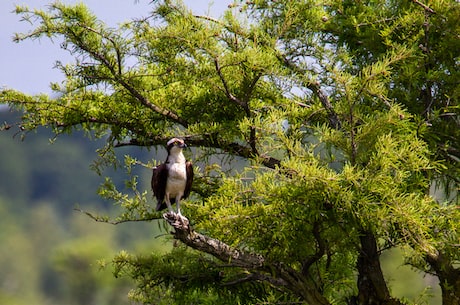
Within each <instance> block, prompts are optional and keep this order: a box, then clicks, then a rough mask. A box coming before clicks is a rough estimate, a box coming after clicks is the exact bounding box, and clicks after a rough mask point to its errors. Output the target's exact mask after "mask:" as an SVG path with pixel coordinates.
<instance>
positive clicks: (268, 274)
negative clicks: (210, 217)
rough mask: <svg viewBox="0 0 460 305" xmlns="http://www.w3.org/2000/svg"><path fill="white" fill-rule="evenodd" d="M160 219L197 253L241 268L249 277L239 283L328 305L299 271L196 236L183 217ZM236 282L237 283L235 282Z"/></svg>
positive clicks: (210, 239)
mask: <svg viewBox="0 0 460 305" xmlns="http://www.w3.org/2000/svg"><path fill="white" fill-rule="evenodd" d="M163 217H164V218H165V219H166V221H168V223H169V224H170V225H171V226H172V227H173V228H174V232H172V234H173V236H174V238H176V239H178V240H180V241H182V242H183V243H184V244H186V245H187V246H189V247H191V248H193V249H196V250H198V251H201V252H204V253H208V254H210V255H212V256H214V257H215V258H217V259H219V260H221V261H222V262H225V263H226V264H230V265H231V266H234V267H240V268H244V269H245V270H246V271H247V272H249V273H251V274H252V276H248V275H247V274H246V275H245V278H243V279H241V281H250V280H252V279H254V280H258V281H260V280H263V281H265V282H267V283H268V284H270V285H272V286H277V288H278V289H282V290H285V291H289V292H291V293H292V294H294V295H296V296H297V297H300V298H301V299H303V300H304V301H305V302H307V304H309V305H330V302H329V301H328V300H327V299H326V298H325V297H324V296H323V295H322V294H321V292H320V291H318V290H317V289H316V287H315V286H314V284H312V283H310V282H309V281H308V280H307V279H306V278H304V277H303V276H302V274H301V272H299V271H297V270H295V269H293V268H291V267H289V266H286V265H284V264H282V263H278V262H272V263H270V262H267V261H266V259H265V258H264V257H263V256H262V255H258V254H254V253H248V252H245V251H242V250H239V249H235V248H232V247H230V246H229V245H227V244H226V243H224V242H222V241H220V240H218V239H214V238H211V237H209V236H206V235H203V234H200V233H198V232H196V231H195V230H193V228H191V227H190V225H189V221H188V219H187V218H186V217H184V216H181V215H178V214H175V213H166V214H164V215H163ZM236 282H238V280H237V281H236Z"/></svg>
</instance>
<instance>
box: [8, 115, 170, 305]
mask: <svg viewBox="0 0 460 305" xmlns="http://www.w3.org/2000/svg"><path fill="white" fill-rule="evenodd" d="M19 115H20V114H18V113H13V112H10V111H8V110H7V109H6V108H3V110H2V111H0V122H1V123H4V122H8V123H12V122H15V121H17V118H18V116H19ZM14 132H16V131H13V130H10V131H2V132H0V177H1V178H0V218H1V221H0V244H1V246H0V275H1V276H0V304H5V305H25V304H34V305H40V304H68V305H73V304H81V305H83V304H84V305H91V304H94V305H95V304H97V305H104V304H113V305H117V304H132V301H129V300H128V296H127V294H128V292H129V290H130V287H131V284H130V283H129V282H127V281H126V280H124V279H115V278H114V277H113V275H112V272H111V271H112V270H111V267H110V260H111V258H112V257H113V256H114V254H115V253H118V252H120V251H130V252H136V253H150V252H152V251H164V250H165V249H168V245H167V244H166V242H165V241H164V239H162V238H161V235H162V232H161V226H160V225H159V224H158V223H154V222H151V223H124V224H120V225H117V226H113V225H108V224H101V223H96V222H95V221H93V220H92V219H90V218H89V217H87V216H86V215H84V214H82V213H80V212H77V211H75V210H74V208H76V207H79V208H81V209H83V210H91V211H97V213H100V214H104V215H109V214H111V212H115V211H114V209H115V208H114V207H113V206H112V203H110V202H104V201H103V200H102V199H101V198H99V197H98V195H97V190H98V187H99V185H100V184H101V183H102V182H103V177H100V176H98V175H97V174H96V173H95V172H93V171H91V170H90V165H91V163H92V162H93V161H94V160H95V159H96V155H97V154H96V149H97V148H99V147H101V146H103V144H104V143H103V140H98V141H93V142H91V141H88V139H87V138H84V136H83V135H82V134H78V133H75V134H72V135H71V136H70V135H69V136H65V135H63V136H60V137H59V138H58V139H56V140H55V142H54V143H53V144H51V142H50V137H52V134H51V132H50V131H48V130H46V129H41V130H40V131H39V132H38V133H36V134H28V135H27V136H26V138H24V139H20V136H17V137H15V136H14ZM101 141H102V143H101ZM128 151H129V153H130V154H132V155H134V156H136V157H138V158H139V159H140V160H148V159H151V158H152V157H154V156H153V154H154V153H155V151H152V152H149V151H148V150H147V149H141V148H135V147H134V148H133V147H131V148H122V149H120V150H119V151H118V153H120V154H121V156H123V154H124V153H127V152H128ZM159 153H160V155H161V153H162V152H161V151H159ZM163 153H164V152H163ZM159 158H161V159H162V158H163V155H162V156H161V157H159ZM138 174H139V176H141V177H145V178H141V179H140V180H141V181H143V182H144V183H145V186H141V187H142V188H145V189H148V188H149V186H148V185H149V181H150V171H149V170H148V169H146V168H140V169H139V173H138ZM114 177H115V178H116V177H117V175H114ZM118 177H119V183H123V174H122V173H119V175H118ZM104 264H107V267H106V268H101V266H103V265H104Z"/></svg>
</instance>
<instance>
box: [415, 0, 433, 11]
mask: <svg viewBox="0 0 460 305" xmlns="http://www.w3.org/2000/svg"><path fill="white" fill-rule="evenodd" d="M412 2H414V3H415V4H418V5H420V6H421V7H423V9H424V10H425V11H427V12H428V13H431V14H436V12H435V11H434V10H433V9H432V8H430V7H429V6H428V5H426V4H423V3H422V2H420V1H418V0H412Z"/></svg>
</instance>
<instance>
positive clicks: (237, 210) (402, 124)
mask: <svg viewBox="0 0 460 305" xmlns="http://www.w3.org/2000/svg"><path fill="white" fill-rule="evenodd" d="M17 13H18V14H21V15H22V16H23V18H24V19H26V20H30V21H31V22H32V23H33V24H34V25H35V27H34V29H32V30H31V31H30V32H28V33H25V34H18V35H17V37H16V40H17V41H22V40H24V39H35V38H41V37H51V38H55V37H59V39H61V40H62V44H61V47H62V48H64V49H66V50H68V51H69V52H71V54H72V55H73V56H74V58H75V62H74V63H73V64H69V65H62V64H59V63H58V65H57V66H58V67H59V68H60V69H61V70H62V72H63V74H64V75H65V77H66V79H65V81H64V82H63V83H61V84H52V88H53V90H54V91H55V92H56V93H58V95H59V97H57V98H55V97H50V96H46V95H34V96H30V95H26V94H24V93H21V92H18V91H15V90H13V89H4V90H2V91H1V92H0V101H1V102H3V103H8V104H10V105H11V106H12V107H15V108H18V109H21V110H22V111H23V112H24V115H23V117H22V121H21V122H19V123H18V126H19V127H20V128H21V130H23V132H27V131H30V130H35V129H36V128H38V127H39V126H48V127H51V128H53V130H54V131H55V133H56V134H58V135H59V134H60V133H67V132H72V131H73V130H76V129H82V130H85V131H88V134H89V135H90V136H98V137H102V136H107V138H108V140H107V145H106V146H105V147H103V148H101V150H100V159H99V160H96V162H95V169H96V170H97V171H99V172H100V171H101V167H103V166H112V165H113V166H115V165H116V164H117V160H115V157H114V156H115V154H114V150H116V148H117V147H120V146H124V145H137V146H143V147H144V146H146V147H153V146H157V145H164V143H166V142H167V140H168V139H169V138H171V137H172V136H180V137H183V138H184V139H185V140H186V142H187V143H188V144H189V145H190V146H194V147H197V148H200V150H199V151H200V153H201V154H202V155H203V156H204V157H206V156H212V155H213V154H216V153H219V154H224V155H226V156H228V157H229V158H233V157H234V158H238V159H239V160H245V161H246V166H245V168H244V169H242V170H240V171H237V172H236V173H235V172H233V173H232V174H229V173H227V172H226V171H224V170H223V169H220V168H218V167H217V166H214V165H212V164H208V166H206V167H201V168H197V170H199V173H198V178H197V179H196V182H195V185H194V195H193V196H192V198H191V199H190V200H187V201H186V202H185V203H184V208H183V214H184V215H185V216H186V217H187V218H188V219H189V220H190V226H181V225H176V226H175V227H174V231H173V232H172V233H171V236H172V237H173V238H175V239H177V240H179V241H180V243H179V244H178V245H177V246H176V247H174V248H173V249H172V250H171V252H170V253H166V254H152V255H151V256H148V257H140V256H137V255H136V254H135V253H131V254H129V253H125V252H123V253H120V254H119V255H118V256H117V257H115V258H114V265H115V275H116V276H120V275H126V276H129V277H131V278H132V279H134V280H135V281H136V283H137V288H136V289H135V290H133V291H132V293H131V297H132V298H133V299H135V300H137V301H140V302H142V303H146V304H172V303H175V304H196V303H200V304H238V303H241V304H256V303H257V304H337V303H341V304H343V303H346V304H403V303H404V302H405V301H403V300H400V299H397V298H395V297H394V296H392V294H391V291H390V289H389V288H388V283H387V280H388V279H386V278H385V276H384V274H383V272H382V268H381V265H380V257H381V254H382V253H383V252H385V251H387V250H389V249H394V248H400V249H403V250H404V253H405V259H406V263H407V264H410V265H411V266H413V267H414V268H417V269H418V270H420V271H421V272H426V273H430V274H433V275H435V276H437V277H438V278H439V281H440V286H441V289H442V301H443V304H445V305H453V304H460V269H459V267H458V262H459V259H460V249H459V240H460V234H459V233H460V232H459V229H460V228H459V223H460V210H459V208H458V204H459V201H458V193H457V190H458V187H459V184H460V179H459V176H460V175H459V174H460V166H459V160H460V104H459V94H460V91H459V80H460V75H459V73H460V69H459V60H460V39H459V37H458V35H459V33H460V21H459V20H460V18H459V17H460V4H459V2H458V1H454V0H450V1H442V0H432V1H417V0H414V1H338V0H337V1H336V0H333V1H317V0H305V1H292V0H277V1H275V0H271V1H267V0H254V1H247V2H238V1H237V2H235V4H233V5H231V6H230V7H229V9H228V10H227V11H226V12H225V14H224V15H223V16H222V17H221V18H219V19H215V18H211V17H209V16H197V15H194V14H193V13H192V12H191V11H190V10H189V9H188V8H187V7H185V6H184V5H183V4H182V3H181V2H179V1H168V0H164V1H155V2H154V3H153V4H152V12H151V14H149V15H148V16H144V17H143V18H141V19H137V20H133V21H131V22H127V23H124V24H122V25H120V26H119V28H117V29H113V28H109V27H107V26H106V25H105V24H104V23H103V22H101V21H100V20H98V19H97V17H96V16H95V15H93V14H92V13H91V12H90V11H89V10H88V9H87V8H86V7H85V6H84V5H83V4H78V5H64V4H62V3H59V2H55V3H53V4H51V6H50V7H49V10H47V11H34V10H29V9H28V8H22V7H18V9H17ZM138 164H139V161H138V160H135V159H134V158H132V157H130V156H126V157H125V160H124V166H125V168H126V170H127V173H128V176H127V179H128V183H127V185H128V186H129V187H131V188H132V190H131V191H130V192H125V191H123V190H118V189H116V188H115V186H114V184H113V183H112V182H111V180H110V177H107V179H106V183H105V184H104V186H103V187H102V188H101V196H104V197H106V198H108V199H110V200H113V201H114V202H116V203H118V204H119V205H120V208H121V212H120V216H119V217H118V218H117V219H114V220H109V219H107V218H105V217H101V216H94V215H92V214H90V216H91V217H93V218H95V219H96V220H99V221H107V222H113V223H120V222H125V221H140V220H145V221H149V220H153V219H161V218H162V215H161V214H160V213H157V212H155V211H154V206H155V205H154V204H153V202H152V199H151V198H150V195H149V193H148V192H147V191H146V190H139V189H138V187H137V178H136V177H135V176H134V177H133V176H130V175H129V174H130V173H131V169H132V167H133V166H136V165H138ZM151 166H153V163H151V164H148V165H146V167H151ZM434 185H435V186H438V187H443V188H444V189H445V195H446V196H445V198H433V196H431V193H430V189H431V188H432V187H433V186H434Z"/></svg>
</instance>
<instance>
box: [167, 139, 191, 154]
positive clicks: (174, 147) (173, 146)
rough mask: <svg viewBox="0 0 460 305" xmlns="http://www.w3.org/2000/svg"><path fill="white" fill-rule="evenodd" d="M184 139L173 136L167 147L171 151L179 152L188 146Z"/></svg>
mask: <svg viewBox="0 0 460 305" xmlns="http://www.w3.org/2000/svg"><path fill="white" fill-rule="evenodd" d="M186 147H187V145H186V144H185V142H184V140H182V139H178V138H172V139H171V140H169V141H168V143H166V149H167V150H168V152H169V153H178V152H180V151H182V149H183V148H186Z"/></svg>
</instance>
